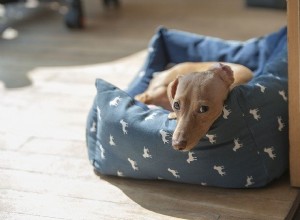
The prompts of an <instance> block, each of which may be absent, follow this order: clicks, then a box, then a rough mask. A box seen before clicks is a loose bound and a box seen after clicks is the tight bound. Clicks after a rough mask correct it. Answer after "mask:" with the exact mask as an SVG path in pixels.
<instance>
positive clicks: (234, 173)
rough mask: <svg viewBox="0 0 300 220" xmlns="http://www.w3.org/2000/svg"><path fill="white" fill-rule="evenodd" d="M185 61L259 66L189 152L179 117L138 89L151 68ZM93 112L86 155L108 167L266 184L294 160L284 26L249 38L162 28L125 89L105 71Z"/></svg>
mask: <svg viewBox="0 0 300 220" xmlns="http://www.w3.org/2000/svg"><path fill="white" fill-rule="evenodd" d="M186 61H195V62H196V61H197V62H198V61H199V62H200V61H223V62H232V63H239V64H242V65H245V66H247V67H249V68H250V69H251V70H252V71H253V72H254V78H253V80H251V81H250V82H249V83H248V84H246V85H241V86H238V87H236V88H234V89H233V90H232V92H231V93H230V95H229V97H228V99H227V100H226V102H225V104H224V108H223V114H222V115H221V116H220V117H219V118H218V119H217V121H216V122H215V123H214V124H213V126H212V127H211V128H210V130H209V131H208V133H207V135H206V136H205V137H204V138H202V139H201V140H200V142H199V143H198V145H197V146H196V147H195V148H194V149H192V150H191V151H189V152H180V151H176V150H174V149H173V148H172V146H171V139H172V133H173V132H174V129H175V126H176V121H175V120H169V119H168V113H169V112H168V111H167V110H164V109H161V108H154V109H152V108H151V109H150V108H148V106H146V105H144V104H142V103H139V102H137V101H136V100H134V99H133V98H132V97H134V96H135V95H136V94H138V93H141V92H143V91H144V90H145V89H146V88H147V85H148V84H149V81H150V80H151V78H152V77H153V74H156V73H157V72H160V71H162V70H164V69H165V68H166V67H167V66H169V65H170V64H172V65H173V64H177V63H181V62H186ZM96 89H97V95H96V97H95V99H94V102H93V106H92V108H91V110H90V112H89V115H88V120H87V130H86V135H87V146H88V156H89V159H90V162H91V163H92V165H93V167H94V169H95V170H96V171H97V172H99V173H101V174H105V175H115V176H120V177H128V178H136V179H164V180H170V181H177V182H182V183H192V184H201V185H205V186H217V187H227V188H254V187H262V186H265V185H266V184H268V183H270V182H271V181H273V180H274V179H276V178H278V177H280V176H281V175H282V174H283V173H284V172H285V171H286V170H287V167H288V115H287V112H288V110H287V106H288V104H287V36H286V28H283V29H281V30H279V31H278V32H276V33H272V34H269V35H266V36H263V37H259V38H255V39H250V40H248V41H245V42H238V41H226V40H223V39H218V38H213V37H209V36H201V35H196V34H192V33H187V32H182V31H178V30H169V29H166V28H163V27H162V28H160V29H159V30H158V31H157V33H156V34H155V35H154V36H153V38H152V40H151V42H150V44H149V48H148V57H147V59H146V61H145V63H144V65H143V67H142V69H141V71H140V72H139V73H138V75H137V76H136V78H135V79H134V80H133V82H132V83H131V84H130V85H129V87H128V89H127V90H126V91H123V90H121V89H119V88H117V87H115V86H114V85H111V84H109V83H107V82H105V81H104V80H102V79H97V80H96Z"/></svg>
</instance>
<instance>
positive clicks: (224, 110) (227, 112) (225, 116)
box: [223, 105, 231, 119]
mask: <svg viewBox="0 0 300 220" xmlns="http://www.w3.org/2000/svg"><path fill="white" fill-rule="evenodd" d="M226 108H227V105H224V107H223V118H224V119H228V116H229V115H230V113H231V110H230V109H226Z"/></svg>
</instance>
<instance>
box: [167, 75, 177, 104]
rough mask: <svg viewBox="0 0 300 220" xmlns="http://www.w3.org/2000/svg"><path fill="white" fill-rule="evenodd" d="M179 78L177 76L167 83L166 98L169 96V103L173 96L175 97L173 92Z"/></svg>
mask: <svg viewBox="0 0 300 220" xmlns="http://www.w3.org/2000/svg"><path fill="white" fill-rule="evenodd" d="M179 78H180V77H177V78H176V79H175V80H173V81H172V82H171V83H170V84H169V85H168V89H167V93H168V98H169V101H170V103H172V102H173V100H174V97H175V94H176V90H177V86H178V81H179ZM171 105H172V104H171Z"/></svg>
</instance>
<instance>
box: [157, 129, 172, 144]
mask: <svg viewBox="0 0 300 220" xmlns="http://www.w3.org/2000/svg"><path fill="white" fill-rule="evenodd" d="M159 133H160V135H161V139H162V141H163V142H164V144H167V143H169V141H168V140H167V137H168V136H169V135H170V134H169V133H168V132H166V131H164V130H163V129H160V130H159Z"/></svg>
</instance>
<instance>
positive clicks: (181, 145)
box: [172, 140, 187, 150]
mask: <svg viewBox="0 0 300 220" xmlns="http://www.w3.org/2000/svg"><path fill="white" fill-rule="evenodd" d="M186 145H187V141H185V140H180V141H178V140H172V146H173V148H174V149H175V150H184V149H185V148H186Z"/></svg>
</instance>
